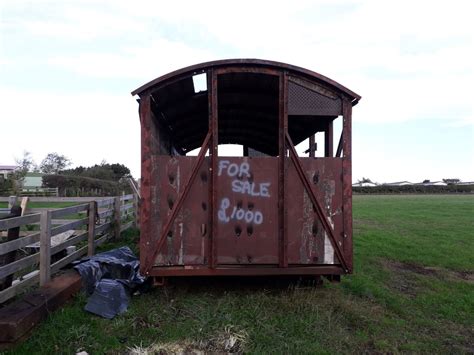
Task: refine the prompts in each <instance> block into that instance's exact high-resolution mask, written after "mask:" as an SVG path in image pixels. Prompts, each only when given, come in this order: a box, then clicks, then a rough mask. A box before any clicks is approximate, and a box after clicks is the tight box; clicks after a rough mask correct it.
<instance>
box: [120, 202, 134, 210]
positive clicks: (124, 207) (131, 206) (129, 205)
mask: <svg viewBox="0 0 474 355" xmlns="http://www.w3.org/2000/svg"><path fill="white" fill-rule="evenodd" d="M131 208H134V206H133V203H130V204H128V205H123V206H121V207H120V211H122V212H123V211H127V210H129V209H131Z"/></svg>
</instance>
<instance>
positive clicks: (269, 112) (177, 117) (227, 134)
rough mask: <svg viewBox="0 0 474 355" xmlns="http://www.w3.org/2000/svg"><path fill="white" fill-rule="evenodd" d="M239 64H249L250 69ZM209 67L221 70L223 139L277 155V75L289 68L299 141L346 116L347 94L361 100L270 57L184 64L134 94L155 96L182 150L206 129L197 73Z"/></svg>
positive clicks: (164, 129) (163, 122) (291, 127)
mask: <svg viewBox="0 0 474 355" xmlns="http://www.w3.org/2000/svg"><path fill="white" fill-rule="evenodd" d="M235 68H245V72H244V73H242V72H239V71H238V70H237V71H235V70H233V69H235ZM210 69H219V75H218V79H217V102H218V117H219V124H218V127H219V134H218V137H219V138H218V139H219V144H242V145H244V146H247V147H250V148H253V149H255V150H258V151H260V152H262V153H265V154H268V155H277V154H278V110H279V98H280V95H279V90H280V87H279V77H278V75H275V74H278V73H280V72H286V73H288V78H289V79H288V131H289V134H290V136H291V138H292V140H293V142H294V143H295V144H298V143H299V142H301V141H303V140H304V139H306V138H307V137H309V136H310V135H312V134H314V133H316V132H321V131H324V130H325V129H326V127H327V125H328V124H329V122H331V121H332V120H334V119H335V118H336V117H337V116H339V115H341V112H342V100H343V99H344V100H349V101H350V102H351V103H352V105H355V104H356V103H357V102H358V100H359V99H360V96H359V95H358V94H356V93H354V92H353V91H351V90H349V89H348V88H346V87H344V86H342V85H341V84H339V83H337V82H335V81H334V80H331V79H329V78H327V77H325V76H323V75H321V74H318V73H316V72H313V71H310V70H307V69H304V68H300V67H297V66H294V65H290V64H285V63H279V62H273V61H268V60H259V59H228V60H219V61H213V62H207V63H201V64H196V65H193V66H190V67H186V68H183V69H179V70H176V71H173V72H171V73H168V74H166V75H163V76H161V77H159V78H157V79H154V80H152V81H150V82H149V83H147V84H145V85H143V86H141V87H139V88H138V89H136V90H134V91H133V92H132V95H139V96H144V95H148V94H150V95H151V105H152V107H151V109H152V112H153V115H154V117H155V120H156V124H157V125H158V126H159V130H160V132H161V134H164V135H165V136H166V137H167V138H166V139H167V141H168V146H169V147H171V146H172V147H174V148H175V149H176V151H178V152H179V153H181V154H186V153H187V152H189V151H190V150H193V149H195V148H198V147H200V146H201V144H202V142H203V140H204V137H205V136H206V134H207V131H208V122H209V115H208V108H209V106H208V104H209V103H208V93H207V91H196V90H195V88H194V83H193V77H194V76H195V75H198V74H201V73H205V72H207V71H208V70H210ZM226 69H229V70H226ZM268 74H273V75H268ZM170 150H171V148H170Z"/></svg>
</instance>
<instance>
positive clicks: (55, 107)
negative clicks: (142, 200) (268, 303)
mask: <svg viewBox="0 0 474 355" xmlns="http://www.w3.org/2000/svg"><path fill="white" fill-rule="evenodd" d="M472 4H474V2H472V1H455V0H452V1H413V0H412V1H298V0H292V1H282V2H280V1H271V2H263V1H262V2H258V1H256V0H252V1H243V0H240V1H216V2H206V1H202V0H201V1H189V2H187V3H185V2H180V1H162V2H161V1H130V0H127V1H118V0H114V1H97V0H94V1H22V0H11V1H7V0H0V20H1V27H0V119H1V126H0V129H1V149H0V165H2V164H12V163H13V162H14V158H15V157H20V156H21V155H22V153H23V151H24V150H27V151H30V152H31V153H32V154H33V156H34V158H35V159H36V161H37V162H40V161H41V159H42V158H43V157H44V156H45V155H46V154H47V153H49V152H58V153H61V154H64V155H66V156H68V157H69V158H70V159H71V160H72V161H73V163H74V165H84V166H88V165H93V164H96V163H100V162H101V161H102V160H103V159H105V160H106V161H107V162H110V163H113V162H120V163H123V164H125V165H127V166H128V167H130V168H131V170H132V173H133V175H134V176H135V177H139V175H140V131H139V128H140V125H139V119H138V114H137V110H138V105H137V103H136V101H135V98H133V97H132V96H131V95H130V92H131V91H132V90H133V89H135V88H137V87H139V86H141V85H142V84H144V83H146V82H148V81H150V80H152V79H154V78H156V77H158V76H161V75H163V74H166V73H168V72H169V71H171V70H174V69H179V68H181V67H183V66H187V65H191V64H195V63H199V62H203V61H209V60H217V59H225V58H261V59H270V60H276V61H281V62H287V63H290V64H294V65H298V66H302V67H305V68H308V69H311V70H313V71H316V72H318V73H321V74H323V75H325V76H328V77H330V78H331V79H333V80H336V81H338V82H339V83H341V84H342V85H344V86H346V87H348V88H350V89H351V90H353V91H355V92H357V93H358V94H360V95H361V96H362V100H361V101H360V103H359V104H358V105H357V106H356V107H354V111H353V180H354V181H357V180H358V179H360V178H362V177H369V178H371V179H372V180H374V181H378V182H390V181H400V180H409V181H414V182H416V181H421V180H423V179H431V180H432V181H434V180H439V179H442V178H461V179H462V180H464V181H473V180H474V118H473V110H472V106H473V104H472V103H473V89H472V85H473V84H472V83H473V79H474V78H473V63H474V58H473V57H474V56H473V44H472V40H473V38H472V37H473V32H472V27H473V26H472V14H473V13H474V11H473V8H474V5H472Z"/></svg>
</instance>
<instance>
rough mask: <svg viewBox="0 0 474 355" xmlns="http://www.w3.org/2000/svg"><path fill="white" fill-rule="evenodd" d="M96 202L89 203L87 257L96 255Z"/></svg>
mask: <svg viewBox="0 0 474 355" xmlns="http://www.w3.org/2000/svg"><path fill="white" fill-rule="evenodd" d="M95 209H96V207H95V202H91V203H89V223H88V226H87V232H88V238H87V246H88V249H87V255H89V256H92V255H94V251H95V245H94V237H95V212H96V211H95Z"/></svg>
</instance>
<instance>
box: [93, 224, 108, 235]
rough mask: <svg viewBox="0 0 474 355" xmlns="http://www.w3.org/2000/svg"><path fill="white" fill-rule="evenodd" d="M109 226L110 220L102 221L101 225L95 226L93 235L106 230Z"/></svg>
mask: <svg viewBox="0 0 474 355" xmlns="http://www.w3.org/2000/svg"><path fill="white" fill-rule="evenodd" d="M110 226H111V223H110V222H109V223H104V224H102V225H100V226H96V227H95V231H94V233H95V235H98V234H100V233H102V232H104V231H106V230H107V229H109V228H110Z"/></svg>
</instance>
